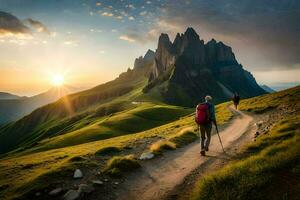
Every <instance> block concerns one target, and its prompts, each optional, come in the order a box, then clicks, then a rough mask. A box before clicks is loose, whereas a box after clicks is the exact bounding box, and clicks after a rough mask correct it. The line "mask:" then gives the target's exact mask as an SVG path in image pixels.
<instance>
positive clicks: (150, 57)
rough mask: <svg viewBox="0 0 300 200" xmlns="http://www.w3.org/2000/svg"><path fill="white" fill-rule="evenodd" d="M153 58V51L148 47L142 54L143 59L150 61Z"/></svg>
mask: <svg viewBox="0 0 300 200" xmlns="http://www.w3.org/2000/svg"><path fill="white" fill-rule="evenodd" d="M154 58H155V52H154V51H152V50H151V49H148V51H147V53H146V54H145V55H144V60H145V61H152V60H153V59H154Z"/></svg>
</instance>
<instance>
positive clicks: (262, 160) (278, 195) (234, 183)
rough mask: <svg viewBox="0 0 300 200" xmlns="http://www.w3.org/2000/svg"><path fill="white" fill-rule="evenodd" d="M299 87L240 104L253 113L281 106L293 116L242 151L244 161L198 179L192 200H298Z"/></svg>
mask: <svg viewBox="0 0 300 200" xmlns="http://www.w3.org/2000/svg"><path fill="white" fill-rule="evenodd" d="M299 99H300V87H299V86H298V87H295V88H292V89H289V90H286V91H282V92H278V93H272V94H268V95H263V96H261V97H255V98H251V99H247V100H243V101H242V103H241V106H240V108H241V109H244V110H248V111H253V112H255V113H262V112H264V111H268V110H270V109H274V108H277V109H280V107H282V106H288V107H293V108H294V109H295V110H296V112H294V113H293V114H292V115H290V116H288V117H287V118H286V119H284V120H281V121H280V122H277V123H276V125H275V126H274V127H273V128H272V130H271V131H270V132H269V134H267V135H263V136H260V137H259V138H258V140H257V141H256V142H253V143H251V144H250V145H248V146H246V147H245V153H244V157H245V158H244V159H243V160H241V161H237V162H234V163H232V164H229V165H227V166H226V167H225V168H224V169H222V170H220V171H218V172H216V173H213V174H211V175H208V176H206V177H204V178H203V179H201V180H200V181H199V182H198V184H197V186H196V188H195V191H194V193H193V195H192V199H199V200H201V199H206V200H207V199H241V200H242V199H243V200H244V199H246V200H247V199H298V198H299V195H300V193H299V191H300V184H299V179H300V159H299V158H300V128H299V127H300V123H299V121H300V112H299V111H300V107H299V103H298V102H299Z"/></svg>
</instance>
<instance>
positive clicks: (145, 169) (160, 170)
mask: <svg viewBox="0 0 300 200" xmlns="http://www.w3.org/2000/svg"><path fill="white" fill-rule="evenodd" d="M229 109H231V110H232V111H233V112H234V113H235V116H236V117H235V119H234V120H233V121H232V123H231V124H230V125H229V126H228V127H227V128H225V129H224V130H223V131H221V132H220V136H221V139H222V142H223V145H224V148H225V150H226V149H229V148H230V147H231V146H232V145H231V144H233V143H234V142H235V141H237V140H238V139H239V138H240V137H241V136H242V135H243V134H244V133H245V132H247V130H248V129H249V127H250V123H251V121H252V120H253V118H252V117H251V116H249V115H246V114H244V113H242V112H240V111H235V110H234V109H232V108H231V107H229ZM199 152H200V145H199V143H198V142H195V143H192V144H190V145H188V146H187V147H185V148H181V149H178V150H176V151H172V152H168V153H167V154H166V155H165V156H162V157H161V158H158V159H154V160H149V161H146V162H144V163H143V164H142V169H141V170H140V171H138V172H137V173H134V174H132V175H130V176H129V177H128V178H127V179H126V181H125V182H124V183H123V184H122V187H121V188H119V192H118V197H119V198H118V200H128V199H130V200H135V199H138V200H158V199H164V198H166V196H167V195H168V194H169V193H170V192H171V191H172V190H173V189H174V188H175V187H176V186H178V185H179V184H181V183H182V182H183V181H184V178H185V177H186V176H188V175H189V174H190V173H191V172H192V171H193V170H195V169H196V168H199V167H201V166H202V165H203V166H206V167H205V168H207V165H213V162H211V161H212V160H213V159H216V158H217V157H218V156H220V155H222V154H223V153H222V149H221V146H220V143H219V140H218V138H217V135H213V136H212V139H211V145H210V151H209V152H208V153H207V156H206V157H201V156H200V153H199ZM203 173H205V171H204V172H203Z"/></svg>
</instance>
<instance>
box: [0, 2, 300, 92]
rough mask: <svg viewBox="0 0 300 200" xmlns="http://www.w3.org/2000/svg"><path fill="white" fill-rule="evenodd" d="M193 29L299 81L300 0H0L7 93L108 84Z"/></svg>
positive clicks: (266, 73) (249, 62)
mask: <svg viewBox="0 0 300 200" xmlns="http://www.w3.org/2000/svg"><path fill="white" fill-rule="evenodd" d="M187 27H193V28H194V29H195V30H196V31H197V33H198V34H199V35H200V38H202V39H204V41H208V40H210V39H211V38H215V39H216V40H218V41H223V42H224V43H225V44H227V45H229V46H231V47H232V49H233V51H234V53H235V55H236V58H237V60H238V61H239V62H240V63H241V64H242V65H243V66H244V68H245V69H246V70H248V71H250V72H252V73H253V74H254V76H255V77H256V80H257V81H258V82H259V83H260V84H267V85H270V86H272V85H276V84H277V85H278V84H280V83H282V84H287V83H289V84H292V83H295V84H297V83H299V77H300V56H299V55H300V37H299V35H300V2H299V1H297V0H276V1H274V0H226V1H225V0H60V1H57V0H26V1H25V0H0V52H1V53H0V91H6V92H11V93H15V94H19V95H34V94H37V93H39V92H42V91H45V90H47V89H49V88H50V87H51V78H52V77H53V76H55V75H57V74H63V75H64V76H65V79H66V80H65V82H66V84H68V85H72V86H74V87H78V88H89V87H92V86H95V85H98V84H101V83H104V82H107V81H109V80H112V79H114V78H116V77H117V76H118V75H119V74H120V73H121V72H123V71H126V70H127V68H129V67H130V68H132V67H133V63H134V59H135V58H136V57H139V56H141V55H143V54H145V53H146V51H147V50H148V49H153V50H155V49H156V46H157V40H158V37H159V35H160V33H162V32H163V33H168V34H169V35H170V37H171V38H174V36H175V35H176V33H177V32H184V31H185V29H186V28H187Z"/></svg>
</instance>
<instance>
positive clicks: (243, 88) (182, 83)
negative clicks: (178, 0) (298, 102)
mask: <svg viewBox="0 0 300 200" xmlns="http://www.w3.org/2000/svg"><path fill="white" fill-rule="evenodd" d="M148 80H149V84H148V85H147V86H146V87H145V91H149V90H151V88H153V87H156V85H160V84H162V82H164V81H168V82H169V84H166V86H165V87H167V88H165V89H164V90H163V91H162V92H163V93H165V95H166V96H167V97H168V100H167V101H169V102H171V103H175V104H176V103H179V104H189V105H193V104H194V103H196V102H199V100H200V99H198V98H199V94H201V95H206V94H207V93H211V92H210V89H209V88H207V87H208V85H210V86H209V87H213V88H214V92H213V93H211V94H212V95H214V96H216V98H217V99H223V100H224V99H225V97H226V98H227V97H228V95H226V94H228V91H230V92H235V91H237V92H239V93H241V94H242V96H253V95H257V94H263V91H262V90H261V88H260V87H259V86H258V85H257V83H256V81H255V79H254V77H252V76H251V74H249V73H248V72H247V71H246V70H244V69H243V67H242V65H240V64H239V63H238V62H237V60H236V59H235V55H234V53H233V52H232V49H231V47H229V46H227V45H225V44H224V43H223V42H217V41H216V40H215V39H212V40H210V41H209V42H207V43H206V44H205V43H204V41H203V40H201V39H200V37H199V35H198V34H197V33H196V31H195V30H194V29H193V28H191V27H190V28H187V30H186V31H185V32H184V33H183V34H182V33H181V34H180V33H177V34H176V37H175V39H174V42H173V43H171V42H170V39H169V36H168V35H167V34H164V33H163V34H161V35H160V37H159V40H158V47H157V50H156V52H155V59H154V62H153V65H152V68H151V70H150V75H149V79H148ZM203 81H204V82H205V84H203ZM195 91H198V92H196V93H195ZM224 91H227V93H226V94H225V93H224ZM177 92H178V93H177ZM183 93H185V95H186V96H189V97H191V98H190V99H189V100H191V102H189V103H187V102H186V99H181V98H182V94H183ZM223 93H224V94H223ZM201 95H200V96H201Z"/></svg>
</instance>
